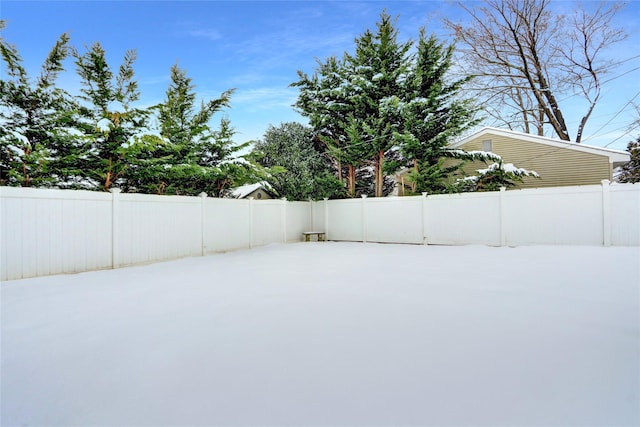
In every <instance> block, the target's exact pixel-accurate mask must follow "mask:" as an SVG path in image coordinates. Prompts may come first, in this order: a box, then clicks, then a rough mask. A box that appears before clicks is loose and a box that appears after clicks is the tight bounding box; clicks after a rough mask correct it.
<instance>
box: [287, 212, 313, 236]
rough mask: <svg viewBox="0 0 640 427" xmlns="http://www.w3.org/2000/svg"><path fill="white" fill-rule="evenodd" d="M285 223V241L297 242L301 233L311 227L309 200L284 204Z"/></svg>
mask: <svg viewBox="0 0 640 427" xmlns="http://www.w3.org/2000/svg"><path fill="white" fill-rule="evenodd" d="M286 209H287V212H286V216H285V221H284V223H285V225H286V230H287V234H286V236H287V242H299V241H300V240H301V239H302V233H303V232H304V231H309V230H310V229H311V213H310V211H311V204H310V203H309V202H288V203H287V204H286Z"/></svg>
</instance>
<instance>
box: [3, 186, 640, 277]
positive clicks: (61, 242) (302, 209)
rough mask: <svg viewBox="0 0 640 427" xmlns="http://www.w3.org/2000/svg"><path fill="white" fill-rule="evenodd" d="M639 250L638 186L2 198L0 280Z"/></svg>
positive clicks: (14, 191)
mask: <svg viewBox="0 0 640 427" xmlns="http://www.w3.org/2000/svg"><path fill="white" fill-rule="evenodd" d="M311 229H313V230H317V231H324V232H325V234H326V237H327V239H328V240H334V241H362V242H381V243H412V244H441V245H463V244H483V245H492V246H504V245H530V244H546V245H605V246H609V245H615V246H640V185H638V184H609V182H608V181H603V183H602V185H590V186H580V187H559V188H545V189H527V190H514V191H500V192H491V193H467V194H455V195H423V196H416V197H395V198H362V199H349V200H323V201H317V202H288V201H286V200H260V201H257V200H236V199H216V198H207V197H206V196H204V195H203V196H201V197H184V196H155V195H141V194H124V193H120V192H119V191H118V190H117V189H116V190H114V191H113V192H111V193H99V192H90V191H71V190H48V189H31V188H12V187H0V280H12V279H20V278H27V277H35V276H43V275H49V274H59V273H75V272H81V271H89V270H97V269H105V268H117V267H121V266H126V265H131V264H140V263H148V262H155V261H162V260H169V259H175V258H180V257H186V256H199V255H205V254H209V253H213V252H221V251H227V250H233V249H242V248H251V247H254V246H260V245H266V244H269V243H286V242H295V241H300V240H301V236H302V232H304V231H308V230H311Z"/></svg>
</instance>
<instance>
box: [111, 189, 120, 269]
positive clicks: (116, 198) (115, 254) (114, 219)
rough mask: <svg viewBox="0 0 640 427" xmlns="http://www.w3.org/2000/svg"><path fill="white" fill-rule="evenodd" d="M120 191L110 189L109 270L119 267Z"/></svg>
mask: <svg viewBox="0 0 640 427" xmlns="http://www.w3.org/2000/svg"><path fill="white" fill-rule="evenodd" d="M121 191H122V190H120V189H119V188H111V189H109V192H110V193H111V268H119V267H120V233H119V231H120V230H119V229H120V192H121Z"/></svg>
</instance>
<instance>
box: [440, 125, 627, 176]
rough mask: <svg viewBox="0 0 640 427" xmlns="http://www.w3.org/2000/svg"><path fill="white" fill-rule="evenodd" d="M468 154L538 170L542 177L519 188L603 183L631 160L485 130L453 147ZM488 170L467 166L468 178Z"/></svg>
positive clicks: (621, 154)
mask: <svg viewBox="0 0 640 427" xmlns="http://www.w3.org/2000/svg"><path fill="white" fill-rule="evenodd" d="M451 148H456V149H462V150H465V151H489V152H492V153H495V154H497V155H499V156H501V157H502V161H503V163H513V164H514V165H515V166H517V167H519V168H524V169H528V170H533V171H536V172H537V173H538V174H539V175H540V178H529V177H526V178H524V182H523V183H521V184H519V185H517V188H535V187H561V186H569V185H590V184H600V182H601V181H602V180H603V179H608V180H610V181H612V180H613V170H614V169H615V168H616V167H618V166H620V165H622V164H624V163H626V162H628V161H629V158H630V156H629V153H627V152H626V151H618V150H611V149H608V148H602V147H594V146H590V145H585V144H577V143H575V142H567V141H562V140H560V139H555V138H547V137H543V136H537V135H531V134H526V133H521V132H515V131H511V130H505V129H498V128H492V127H485V128H483V129H481V130H479V131H478V132H476V133H474V134H472V135H469V136H467V137H466V138H464V139H462V140H460V141H457V142H455V143H453V144H452V145H451ZM483 168H486V165H485V164H484V163H483V162H479V161H478V162H469V163H467V164H465V165H464V167H463V170H464V173H465V174H466V175H474V174H475V171H476V170H478V169H483Z"/></svg>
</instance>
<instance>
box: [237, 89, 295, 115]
mask: <svg viewBox="0 0 640 427" xmlns="http://www.w3.org/2000/svg"><path fill="white" fill-rule="evenodd" d="M297 96H298V90H297V89H294V88H282V87H262V88H255V89H245V90H239V91H238V92H236V93H235V94H234V96H233V97H232V99H231V102H232V104H233V105H234V106H240V105H242V106H243V107H244V109H246V110H247V111H257V110H269V109H272V108H283V107H288V108H291V106H292V105H293V104H294V103H295V102H296V99H297Z"/></svg>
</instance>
